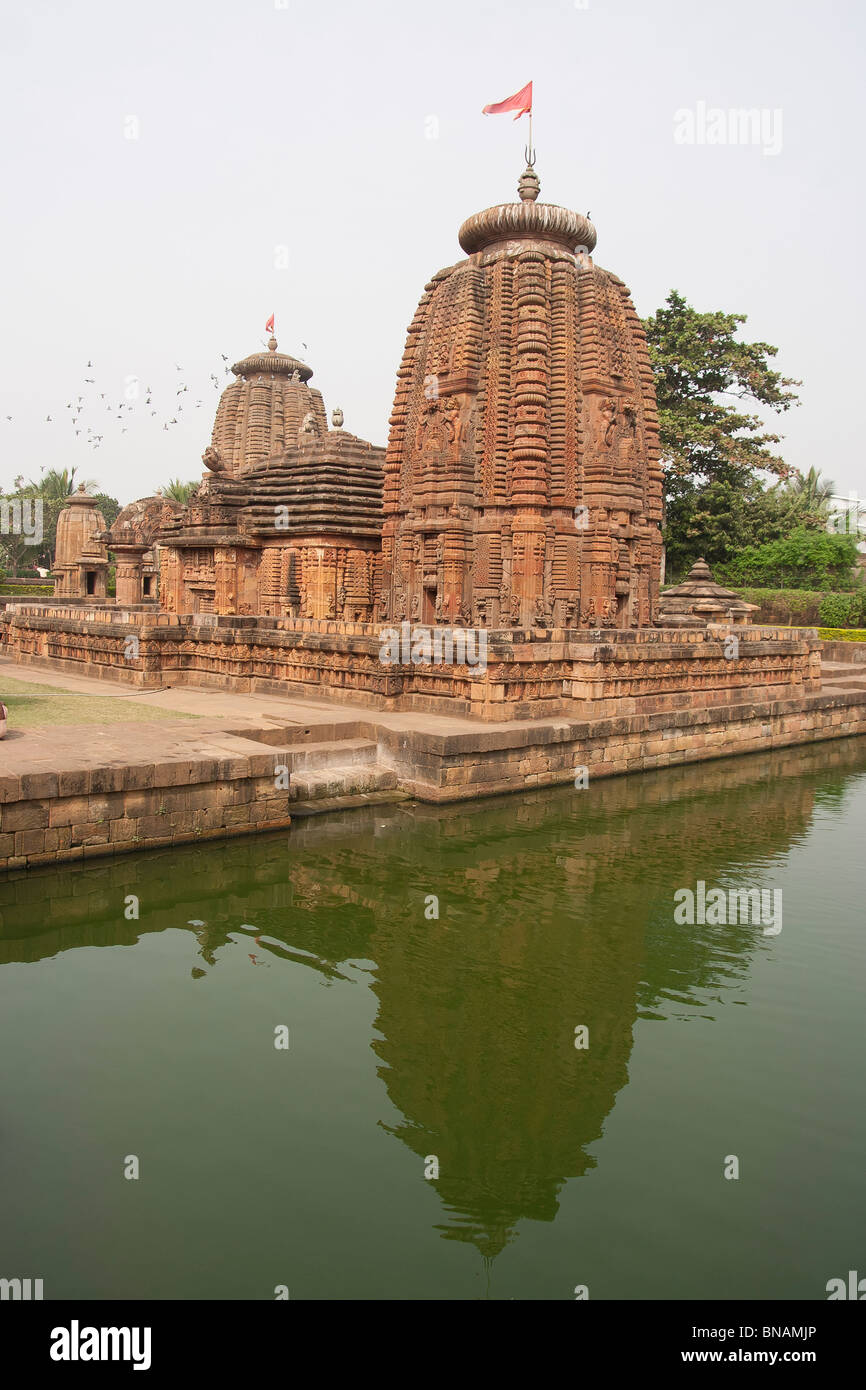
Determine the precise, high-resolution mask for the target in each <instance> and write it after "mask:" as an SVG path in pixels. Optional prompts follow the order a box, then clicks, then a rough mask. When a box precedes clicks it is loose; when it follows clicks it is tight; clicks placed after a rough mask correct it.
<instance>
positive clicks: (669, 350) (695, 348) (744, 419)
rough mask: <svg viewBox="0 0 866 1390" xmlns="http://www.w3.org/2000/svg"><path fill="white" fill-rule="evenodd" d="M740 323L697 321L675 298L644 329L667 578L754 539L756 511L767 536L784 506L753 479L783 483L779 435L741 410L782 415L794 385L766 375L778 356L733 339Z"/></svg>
mask: <svg viewBox="0 0 866 1390" xmlns="http://www.w3.org/2000/svg"><path fill="white" fill-rule="evenodd" d="M745 322H746V315H745V314H725V313H722V312H721V311H720V310H714V311H711V312H709V313H699V312H698V311H697V310H696V309H693V308H692V306H691V305H690V304H688V303H687V301H686V300H685V299H684V298H683V296H682V295H681V294H679V293H678V292H677V291H676V290H671V292H670V294H669V295H668V297H667V300H666V301H665V304H664V305H663V306H662V308H661V309H659V310H658V312H657V313H655V314H653V315H651V316H650V317H649V318H648V319H645V320H644V328H645V330H646V334H647V341H648V344H649V351H650V360H651V363H652V368H653V375H654V377H655V386H656V395H657V399H658V409H659V436H660V447H661V462H662V469H663V472H664V479H665V483H664V489H665V518H666V525H665V542H666V545H667V548H668V556H669V561H670V569H671V571H672V572H674V573H676V572H678V571H679V570H680V569H681V568H687V567H688V564H690V563H691V562H693V561H694V560H695V559H697V557H698V556H699V555H704V557H705V558H706V559H707V560H708V561H709V563H710V564H713V563H714V561H717V560H720V559H725V558H727V557H728V555H729V554H730V553H731V550H732V547H735V546H736V545H737V544H738V543H739V544H743V543H745V544H748V543H749V541H750V540H754V539H756V538H755V537H753V536H751V537H749V539H748V540H746V539H745V536H744V535H743V534H742V533H743V532H744V528H745V529H746V530H748V527H749V520H748V512H749V510H750V509H752V510H754V509H755V508H757V515H758V516H759V517H760V519H761V521H762V522H763V523H764V524H767V525H770V526H771V527H772V528H773V529H774V530H775V528H777V527H778V526H779V525H781V524H782V518H783V515H784V512H785V510H786V507H787V501H783V500H782V499H781V498H780V497H779V496H778V495H777V496H775V497H772V498H771V497H770V496H769V494H771V493H772V492H774V491H775V489H765V488H764V487H763V485H762V483H761V479H760V474H761V473H767V472H769V473H771V474H775V476H776V478H777V479H778V480H780V481H783V480H785V479H787V478H789V477H790V476H791V475H792V474H793V471H794V470H793V469H792V468H790V467H789V465H787V464H786V463H785V462H784V460H783V459H782V458H781V457H780V456H779V454H778V453H777V452H775V446H776V445H777V444H779V443H780V442H781V436H779V435H778V434H774V433H773V432H772V431H770V430H767V429H766V428H765V426H764V423H763V421H762V419H761V417H760V415H758V414H756V413H755V412H754V411H753V410H750V409H749V408H748V406H749V404H754V405H756V406H763V407H765V408H769V409H771V410H773V411H776V412H783V411H786V410H788V409H790V407H791V406H792V405H796V404H798V396H797V394H796V392H795V391H793V390H791V388H792V387H794V386H799V385H800V382H798V381H795V380H794V379H793V378H791V377H784V376H782V375H781V373H780V372H777V371H774V370H773V368H772V367H771V366H770V359H771V358H773V357H775V356H776V353H777V351H778V349H777V348H775V347H773V346H772V345H771V344H770V343H761V342H758V343H743V342H740V341H739V340H738V338H737V337H736V334H737V333H738V331H739V329H740V327H741V325H742V324H744V323H745ZM762 493H763V494H764V495H765V497H764V499H762V498H761V494H762ZM791 524H792V525H793V524H796V523H795V522H792V523H791ZM775 533H776V534H781V533H780V532H778V531H775ZM738 536H739V540H738ZM766 538H767V537H766V533H765V534H764V535H762V536H760V537H758V539H762V540H763V539H766Z"/></svg>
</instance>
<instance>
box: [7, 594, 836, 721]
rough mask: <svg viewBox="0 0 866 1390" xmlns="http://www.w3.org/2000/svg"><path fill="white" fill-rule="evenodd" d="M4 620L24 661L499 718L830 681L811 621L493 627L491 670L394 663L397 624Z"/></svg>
mask: <svg viewBox="0 0 866 1390" xmlns="http://www.w3.org/2000/svg"><path fill="white" fill-rule="evenodd" d="M0 630H2V631H3V632H4V634H5V644H6V649H7V650H8V651H10V653H12V654H14V655H15V656H16V659H18V660H23V661H27V660H30V659H44V658H50V659H51V660H53V661H56V662H59V663H62V665H63V667H64V668H65V669H78V670H81V669H82V663H86V665H87V669H88V674H100V673H102V674H105V675H106V676H108V677H109V678H116V677H120V678H122V679H126V680H129V681H131V682H133V683H135V684H138V685H157V684H160V683H163V682H165V681H171V682H176V681H184V680H188V681H189V682H190V683H191V684H196V685H207V684H213V685H219V686H221V687H225V688H228V689H233V690H254V691H273V692H275V693H280V692H282V693H286V694H295V695H299V694H307V695H312V696H316V697H320V698H328V697H330V698H333V699H338V700H342V701H344V702H348V703H356V704H359V705H365V706H367V707H368V708H373V709H402V710H420V711H425V710H426V711H430V712H432V713H438V714H454V715H456V716H458V717H467V716H471V717H473V718H477V719H483V720H485V721H494V720H513V719H538V718H542V717H547V716H549V715H559V714H564V715H576V714H580V715H584V716H590V715H591V716H592V717H600V716H603V715H613V714H634V713H642V712H646V711H660V710H665V709H670V710H675V709H686V708H706V707H709V706H713V705H717V706H725V705H729V704H731V703H736V702H737V701H740V700H742V699H759V698H766V699H778V698H784V697H790V696H794V695H802V694H807V693H810V692H813V691H816V690H817V689H818V688H819V686H820V642H819V640H818V637H817V634H816V633H815V632H814V631H811V630H808V629H802V630H799V631H797V632H795V633H792V632H791V631H790V630H789V629H786V628H782V629H776V628H752V627H747V628H741V629H738V630H737V644H736V646H735V647H734V646H732V644H731V640H730V638H731V633H730V629H729V628H728V627H727V626H726V625H722V626H711V627H709V628H707V629H705V630H702V631H690V630H686V631H681V630H677V629H669V630H667V629H652V628H647V629H641V630H639V631H632V632H617V631H614V632H607V631H599V630H595V631H589V632H584V631H572V632H569V631H565V630H556V629H554V630H550V631H548V630H544V629H518V630H513V629H507V630H500V631H494V632H490V633H486V632H485V633H484V634H483V638H484V642H485V647H484V669H483V670H482V669H481V662H480V661H479V659H478V658H479V656H480V655H481V652H480V651H479V648H478V647H476V648H474V650H473V651H472V652H471V654H470V653H468V652H467V653H465V655H467V656H469V661H467V662H466V663H464V664H463V665H460V664H456V662H448V663H442V662H435V661H434V662H429V663H423V664H415V663H413V662H412V661H411V659H407V660H402V659H398V660H397V661H390V662H388V661H384V660H383V646H384V645H386V644H383V638H382V631H383V629H381V628H379V627H378V626H374V625H372V624H367V623H337V622H323V621H314V620H308V621H303V620H294V621H290V620H287V619H265V618H219V617H218V616H217V615H216V614H211V615H197V616H179V615H177V614H169V613H159V614H151V613H148V612H147V611H138V612H136V611H134V610H126V611H124V610H112V609H108V608H105V609H99V610H97V609H92V610H91V609H89V610H85V611H82V610H80V609H75V608H69V609H63V608H62V607H58V606H57V605H56V604H55V605H52V606H49V605H40V604H38V603H36V602H33V601H31V602H16V603H15V604H14V605H10V606H9V607H8V608H7V609H6V611H5V614H4V615H3V618H2V623H0ZM413 631H414V634H415V635H416V636H417V634H418V632H419V631H420V630H419V629H414V630H413ZM436 631H440V630H439V629H431V630H430V633H431V636H433V635H435V632H436ZM459 631H460V630H459V629H454V630H453V633H454V638H455V645H456V647H457V651H458V653H459V652H460V648H459V641H458V640H457V639H458V634H459ZM133 632H134V633H135V634H136V635H137V636H138V639H139V642H138V648H137V650H138V656H137V657H136V659H135V660H134V661H131V660H130V659H129V657H128V654H127V653H128V644H127V643H126V642H125V640H124V639H125V638H126V637H127V636H128V635H129V634H130V633H133ZM480 636H481V634H478V633H476V635H475V637H476V642H477V641H478V640H479V638H480ZM402 655H403V652H402V651H401V650H398V656H399V657H402Z"/></svg>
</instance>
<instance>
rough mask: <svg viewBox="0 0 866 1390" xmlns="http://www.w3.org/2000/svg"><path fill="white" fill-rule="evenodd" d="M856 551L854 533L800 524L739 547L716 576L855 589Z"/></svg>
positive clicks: (784, 585) (739, 581)
mask: <svg viewBox="0 0 866 1390" xmlns="http://www.w3.org/2000/svg"><path fill="white" fill-rule="evenodd" d="M858 553H859V552H858V548H857V537H856V536H853V535H851V536H848V535H832V534H830V533H829V532H827V531H814V530H807V529H806V527H804V526H799V527H797V529H796V530H794V531H792V532H791V534H790V535H789V536H785V537H783V539H782V540H777V541H767V542H766V543H765V544H764V545H752V546H748V547H747V548H746V549H745V550H741V551H740V553H739V555H737V556H736V557H735V558H734V559H733V560H731V561H730V562H729V563H728V564H727V565H725V566H724V567H723V568H721V567H720V569H719V574H718V575H717V578H721V579H722V580H723V581H724V580H727V582H728V583H732V582H733V583H735V584H756V585H766V586H770V585H776V586H778V587H780V588H785V589H834V590H839V589H854V588H856V587H857V580H856V579H855V578H854V566H855V564H856V562H857V558H858Z"/></svg>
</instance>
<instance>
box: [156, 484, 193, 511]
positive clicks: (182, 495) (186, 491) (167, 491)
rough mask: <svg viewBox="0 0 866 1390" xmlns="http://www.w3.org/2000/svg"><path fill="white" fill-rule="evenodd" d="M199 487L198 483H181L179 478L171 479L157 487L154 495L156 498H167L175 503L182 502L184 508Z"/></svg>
mask: <svg viewBox="0 0 866 1390" xmlns="http://www.w3.org/2000/svg"><path fill="white" fill-rule="evenodd" d="M199 486H200V483H199V482H191V483H183V482H181V480H180V478H172V479H171V480H170V481H169V482H167V483H164V484H163V486H162V487H158V488H157V489H156V493H157V496H158V497H168V498H170V499H172V500H173V501H175V502H183V504H184V506H186V504H187V503H188V502H189V501H190V499H191V498H192V496H193V494H194V493H196V492H198V489H199Z"/></svg>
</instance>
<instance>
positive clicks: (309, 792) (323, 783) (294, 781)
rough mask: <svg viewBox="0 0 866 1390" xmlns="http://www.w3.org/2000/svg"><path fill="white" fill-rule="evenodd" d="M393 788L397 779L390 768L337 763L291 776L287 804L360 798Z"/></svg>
mask: <svg viewBox="0 0 866 1390" xmlns="http://www.w3.org/2000/svg"><path fill="white" fill-rule="evenodd" d="M396 786H397V775H396V773H395V772H392V771H391V769H390V768H385V767H376V766H375V765H371V766H364V765H359V764H357V763H350V764H339V763H338V764H335V765H334V766H333V767H328V768H319V769H314V770H313V769H304V770H302V771H300V772H294V773H293V774H292V778H291V782H290V784H289V801H290V802H292V803H294V802H296V801H319V800H322V799H325V798H327V799H328V800H332V799H334V798H337V797H345V796H361V795H367V794H369V793H371V792H383V791H391V790H392V789H394V788H396Z"/></svg>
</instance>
